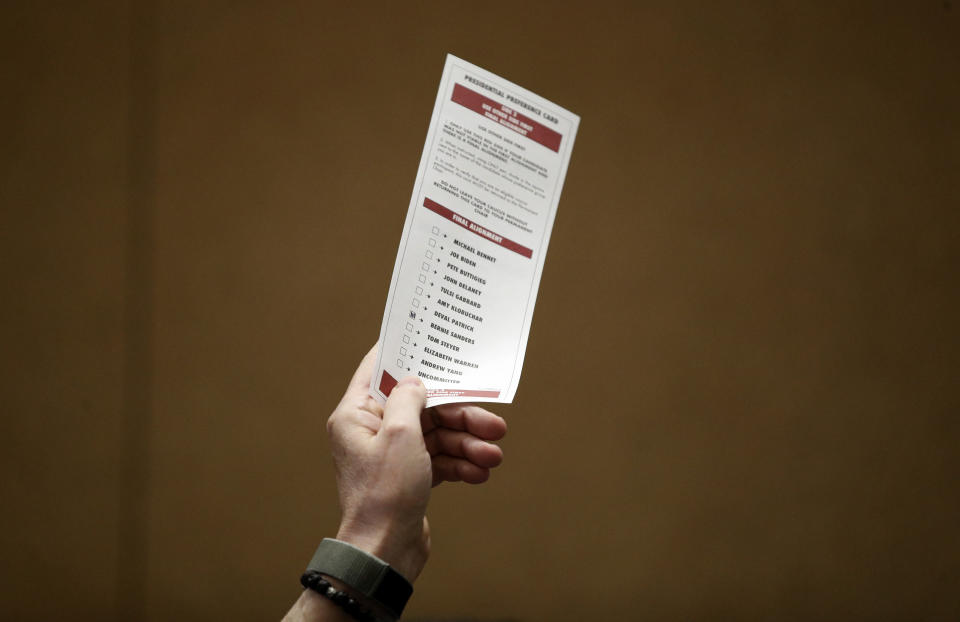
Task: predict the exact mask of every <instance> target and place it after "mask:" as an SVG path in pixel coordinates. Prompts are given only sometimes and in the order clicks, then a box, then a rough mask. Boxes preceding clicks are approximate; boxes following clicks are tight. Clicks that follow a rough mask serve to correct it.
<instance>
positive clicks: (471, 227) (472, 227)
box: [423, 197, 533, 259]
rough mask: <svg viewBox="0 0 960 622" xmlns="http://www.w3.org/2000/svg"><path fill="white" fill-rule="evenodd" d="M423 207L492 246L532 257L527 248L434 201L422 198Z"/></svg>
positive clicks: (531, 252)
mask: <svg viewBox="0 0 960 622" xmlns="http://www.w3.org/2000/svg"><path fill="white" fill-rule="evenodd" d="M423 206H424V207H425V208H427V209H428V210H430V211H431V212H434V213H437V214H439V215H441V216H443V217H444V218H446V219H447V220H449V221H450V222H454V223H456V224H458V225H460V226H461V227H463V228H464V229H466V230H467V231H472V232H473V233H476V234H477V235H479V236H480V237H481V238H483V239H485V240H490V241H491V242H493V243H494V244H499V245H500V246H502V247H504V248H507V249H510V250H512V251H513V252H515V253H518V254H520V255H523V256H524V257H527V258H528V259H529V258H531V257H533V251H532V250H531V249H529V248H527V247H526V246H521V245H520V244H517V243H516V242H514V241H513V240H508V239H507V238H505V237H503V236H502V235H497V234H496V233H494V232H493V231H490V230H489V229H487V228H486V227H481V226H480V225H478V224H477V223H475V222H473V221H472V220H467V219H466V218H464V217H463V216H461V215H460V214H457V213H456V212H454V211H451V210H449V209H447V208H445V207H444V206H442V205H440V204H439V203H437V202H436V201H431V200H430V199H428V198H426V197H424V198H423Z"/></svg>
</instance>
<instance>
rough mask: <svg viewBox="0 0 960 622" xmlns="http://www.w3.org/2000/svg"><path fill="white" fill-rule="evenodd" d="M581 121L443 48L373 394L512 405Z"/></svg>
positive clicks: (372, 384)
mask: <svg viewBox="0 0 960 622" xmlns="http://www.w3.org/2000/svg"><path fill="white" fill-rule="evenodd" d="M579 123H580V118H579V117H578V116H577V115H575V114H573V113H571V112H569V111H567V110H564V109H563V108H561V107H559V106H557V105H555V104H553V103H551V102H549V101H547V100H545V99H543V98H542V97H540V96H538V95H536V94H534V93H531V92H530V91H528V90H526V89H524V88H522V87H520V86H517V85H516V84H513V83H512V82H509V81H507V80H504V79H503V78H500V77H499V76H496V75H494V74H492V73H490V72H488V71H485V70H483V69H481V68H480V67H477V66H475V65H472V64H470V63H468V62H466V61H463V60H461V59H459V58H457V57H455V56H452V55H448V56H447V61H446V64H445V65H444V69H443V77H442V78H441V80H440V89H439V91H438V92H437V101H436V104H435V105H434V108H433V116H432V117H431V120H430V129H429V130H428V132H427V141H426V144H425V145H424V148H423V155H422V156H421V158H420V169H419V170H418V172H417V179H416V183H415V184H414V187H413V196H412V197H411V200H410V206H409V209H408V210H407V218H406V221H405V223H404V226H403V237H402V238H401V240H400V249H399V251H398V252H397V261H396V263H395V264H394V268H393V279H392V280H391V282H390V291H389V294H388V295H387V305H386V309H385V311H384V314H383V324H382V326H381V328H380V350H379V356H378V359H377V364H376V368H375V370H374V373H373V377H372V378H371V380H370V394H371V395H372V396H374V397H375V398H376V399H377V400H379V401H381V402H383V401H385V400H386V398H387V396H388V395H389V394H390V391H391V390H392V389H393V387H394V386H395V385H396V383H397V381H398V380H400V379H401V378H403V377H405V376H409V375H416V376H419V377H420V379H421V380H422V381H423V383H424V385H425V386H426V387H427V405H428V406H434V405H437V404H444V403H447V402H508V403H509V402H511V401H513V397H514V394H515V393H516V391H517V385H518V384H519V382H520V372H521V369H522V368H523V359H524V354H525V352H526V347H527V337H528V335H529V333H530V322H531V320H532V318H533V308H534V304H535V303H536V300H537V289H538V288H539V285H540V275H541V273H542V271H543V262H544V259H545V257H546V252H547V244H548V242H549V241H550V231H551V229H552V228H553V220H554V216H555V214H556V211H557V202H558V201H559V199H560V191H561V189H562V188H563V180H564V177H565V176H566V173H567V164H568V163H569V161H570V152H571V150H572V149H573V141H574V137H575V136H576V133H577V126H578V125H579Z"/></svg>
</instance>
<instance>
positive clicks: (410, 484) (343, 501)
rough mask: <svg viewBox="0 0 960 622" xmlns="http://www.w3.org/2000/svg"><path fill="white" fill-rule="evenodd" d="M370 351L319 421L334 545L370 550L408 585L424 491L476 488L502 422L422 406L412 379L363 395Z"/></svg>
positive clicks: (424, 536)
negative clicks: (326, 445)
mask: <svg viewBox="0 0 960 622" xmlns="http://www.w3.org/2000/svg"><path fill="white" fill-rule="evenodd" d="M376 354H377V348H376V346H375V347H374V348H373V349H371V350H370V352H369V353H367V356H366V357H365V358H364V359H363V362H362V363H360V367H359V368H358V369H357V371H356V373H355V374H354V376H353V379H352V380H351V381H350V385H349V387H348V388H347V391H346V393H345V394H344V396H343V399H342V400H340V404H339V405H338V406H337V408H336V409H335V410H334V412H333V414H332V415H330V418H329V419H328V420H327V433H328V434H329V436H330V444H331V448H332V452H333V458H334V464H335V467H336V474H337V490H338V493H339V496H340V509H341V522H340V530H339V532H338V534H337V539H338V540H343V541H344V542H349V543H351V544H353V545H354V546H357V547H359V548H361V549H364V550H366V551H368V552H370V553H373V554H374V555H376V556H377V557H379V558H381V559H383V560H384V561H386V562H387V563H389V564H390V565H391V566H393V567H394V569H396V570H397V572H399V573H400V574H402V575H404V576H405V577H406V578H407V579H408V580H409V581H410V582H413V580H414V579H416V577H417V576H418V575H419V574H420V571H421V570H422V569H423V565H424V564H425V563H426V560H427V557H428V556H429V553H430V532H429V525H428V523H427V519H426V509H427V502H428V501H429V499H430V489H431V487H432V486H436V485H437V484H439V483H441V482H443V481H465V482H468V483H473V484H479V483H482V482H484V481H486V480H487V478H488V477H489V475H490V469H491V468H494V467H496V466H497V465H499V464H500V462H501V460H502V459H503V452H502V451H501V449H500V448H499V447H497V446H496V445H494V444H493V443H492V442H491V441H496V440H499V439H501V438H503V436H504V434H506V431H507V425H506V422H505V421H504V420H503V419H502V418H500V417H498V416H497V415H495V414H493V413H491V412H489V411H487V410H484V409H483V408H480V407H478V406H472V405H466V404H446V405H443V406H437V407H434V408H429V409H424V404H425V401H426V390H425V388H424V386H423V383H422V382H420V380H419V379H418V378H415V377H410V378H404V379H403V380H401V381H400V382H399V383H398V384H397V385H396V386H395V387H394V389H393V391H392V392H391V394H390V397H389V399H387V402H386V404H380V403H379V402H377V401H376V400H375V399H373V398H372V397H371V396H370V395H369V392H368V389H369V384H370V376H371V374H372V373H373V367H374V365H375V362H376Z"/></svg>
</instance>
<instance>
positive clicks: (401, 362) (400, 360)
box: [397, 359, 403, 369]
mask: <svg viewBox="0 0 960 622" xmlns="http://www.w3.org/2000/svg"><path fill="white" fill-rule="evenodd" d="M397 367H400V368H401V369H402V368H403V359H397Z"/></svg>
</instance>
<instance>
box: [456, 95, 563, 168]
mask: <svg viewBox="0 0 960 622" xmlns="http://www.w3.org/2000/svg"><path fill="white" fill-rule="evenodd" d="M450 99H451V100H453V101H455V102H457V103H458V104H460V105H461V106H463V107H464V108H469V109H470V110H473V111H474V112H476V113H477V114H482V115H483V116H485V117H487V118H488V119H491V120H493V121H496V122H497V123H499V124H500V125H502V126H503V127H508V128H510V129H511V130H513V131H514V132H516V133H518V134H520V135H522V136H526V137H527V138H529V139H530V140H533V141H536V142H538V143H540V144H541V145H543V146H544V147H546V148H547V149H550V150H552V151H556V152H558V153H559V151H560V141H561V140H562V139H563V136H562V135H561V134H560V133H559V132H557V131H555V130H551V129H550V128H549V127H547V126H545V125H542V124H541V123H539V122H538V121H534V120H533V119H531V118H530V117H528V116H526V115H522V114H520V113H519V112H517V111H516V110H514V109H513V108H511V107H509V106H507V105H505V104H500V103H497V102H496V101H494V100H492V99H490V98H489V97H487V96H485V95H481V94H480V93H477V92H476V91H472V90H470V89H468V88H467V87H465V86H463V85H462V84H454V85H453V96H452V97H451V98H450Z"/></svg>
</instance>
